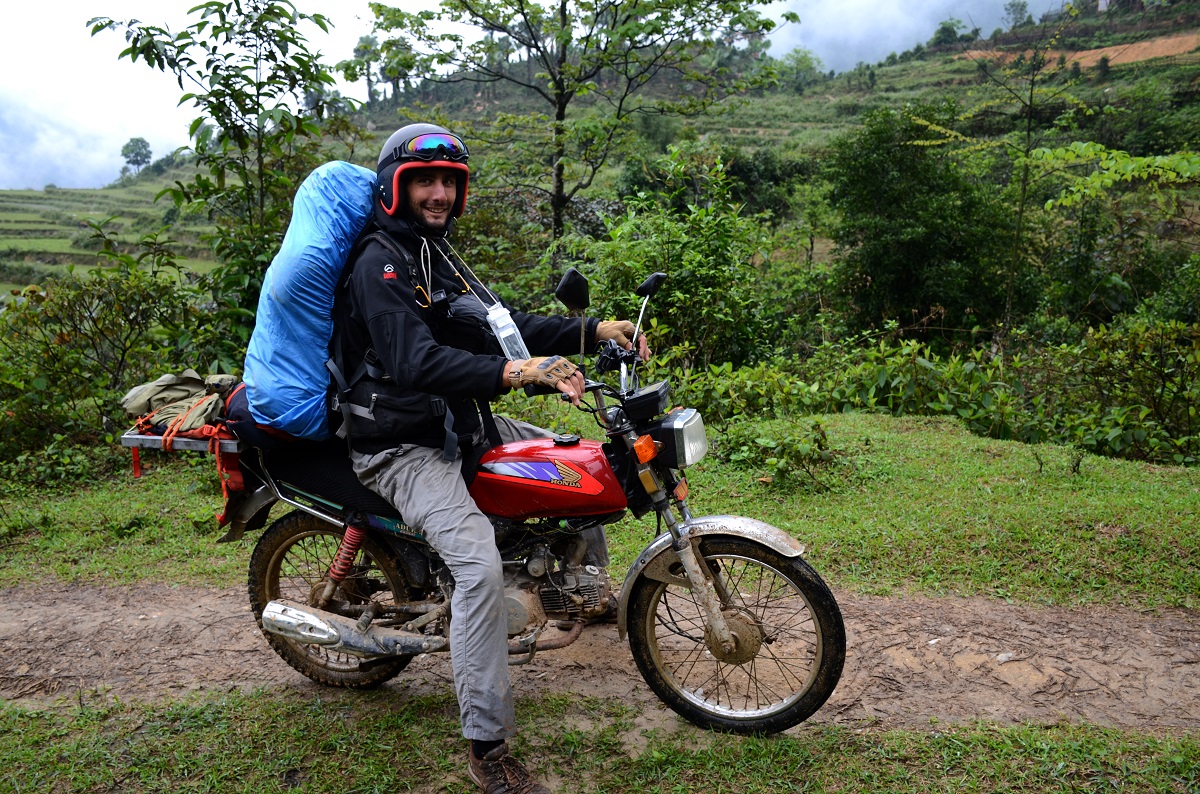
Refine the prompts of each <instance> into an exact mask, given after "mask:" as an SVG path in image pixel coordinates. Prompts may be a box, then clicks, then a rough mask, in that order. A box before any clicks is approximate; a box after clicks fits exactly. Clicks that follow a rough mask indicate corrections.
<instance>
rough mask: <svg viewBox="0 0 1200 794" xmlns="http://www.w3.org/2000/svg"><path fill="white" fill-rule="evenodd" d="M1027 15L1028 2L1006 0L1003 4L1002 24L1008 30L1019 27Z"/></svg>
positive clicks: (1023, 0)
mask: <svg viewBox="0 0 1200 794" xmlns="http://www.w3.org/2000/svg"><path fill="white" fill-rule="evenodd" d="M1028 17H1029V3H1026V2H1025V0H1008V2H1007V3H1005V4H1004V24H1005V25H1007V26H1008V29H1009V30H1012V29H1013V28H1019V27H1021V26H1022V25H1024V24H1025V20H1026V19H1027V18H1028Z"/></svg>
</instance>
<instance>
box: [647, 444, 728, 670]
mask: <svg viewBox="0 0 1200 794" xmlns="http://www.w3.org/2000/svg"><path fill="white" fill-rule="evenodd" d="M637 474H638V479H639V480H640V481H641V483H642V487H644V488H645V489H646V493H648V494H649V495H650V499H651V500H652V501H653V503H654V510H655V512H657V513H658V515H659V517H660V518H661V519H662V521H663V523H665V524H666V525H667V531H668V532H670V533H671V548H672V549H673V550H674V551H675V555H676V556H677V557H678V558H679V562H680V564H681V565H682V566H683V571H684V573H685V574H686V576H687V580H688V584H690V585H691V588H692V595H693V597H694V598H695V599H696V602H697V603H698V604H699V606H700V609H701V611H703V612H704V618H705V621H706V623H707V625H708V629H709V632H711V634H710V636H711V637H712V638H713V639H714V640H715V641H716V644H717V645H718V646H720V648H721V650H722V651H724V652H725V653H726V654H731V653H733V651H734V648H735V647H736V645H737V640H736V638H735V637H734V635H733V633H732V632H731V631H730V630H729V624H728V623H727V622H726V621H725V613H724V612H723V611H722V604H723V603H724V604H728V603H729V593H728V591H726V589H725V583H724V582H723V581H721V578H720V577H719V576H717V575H716V573H715V572H714V571H712V570H710V569H709V566H708V565H706V564H705V563H704V561H703V559H702V558H701V556H700V553H699V544H698V541H697V542H693V541H692V539H691V538H688V537H685V536H684V534H683V532H682V531H681V530H680V528H679V520H678V519H677V518H676V517H675V511H674V510H673V509H672V507H671V500H670V498H669V496H668V495H667V492H666V490H665V489H664V487H663V482H662V478H661V477H659V475H658V473H657V472H656V471H655V470H654V468H653V467H652V466H650V465H649V464H647V463H639V464H638V466H637ZM677 504H678V506H679V512H680V513H681V514H682V515H683V520H684V521H688V520H690V519H691V517H692V516H691V514H690V513H689V512H688V508H687V502H686V501H683V500H680V501H679V502H677Z"/></svg>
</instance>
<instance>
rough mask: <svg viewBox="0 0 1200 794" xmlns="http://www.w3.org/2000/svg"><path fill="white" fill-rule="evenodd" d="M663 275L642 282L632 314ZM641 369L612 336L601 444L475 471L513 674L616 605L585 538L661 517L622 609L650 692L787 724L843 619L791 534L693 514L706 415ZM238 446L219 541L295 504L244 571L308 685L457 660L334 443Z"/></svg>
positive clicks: (529, 446)
mask: <svg viewBox="0 0 1200 794" xmlns="http://www.w3.org/2000/svg"><path fill="white" fill-rule="evenodd" d="M664 278H665V276H664V275H663V274H661V273H656V274H654V275H653V276H651V277H650V278H648V279H647V280H646V281H645V282H644V283H643V284H642V285H641V286H640V287H639V288H638V290H637V293H638V295H639V296H641V297H642V298H643V302H642V314H644V312H645V308H646V304H647V302H648V301H649V299H650V297H651V296H652V295H653V294H654V293H655V292H656V291H657V289H658V287H659V286H660V285H661V283H662V280H663V279H664ZM556 294H557V295H558V297H559V299H560V300H561V301H562V302H563V303H564V304H566V305H567V307H568V308H569V309H571V310H573V311H582V310H583V309H585V308H587V306H588V288H587V281H586V279H584V278H583V277H582V276H581V275H579V274H578V273H577V272H575V271H571V272H570V273H568V275H567V277H565V278H564V279H563V282H562V284H560V285H559V289H558V290H557V291H556ZM640 324H641V317H640V316H639V319H638V325H639V326H640ZM638 363H639V362H638V359H637V355H636V352H634V351H626V350H622V349H620V348H619V347H618V346H617V345H616V344H615V343H609V344H608V346H607V347H605V348H603V349H602V352H601V354H600V356H599V359H598V362H597V364H596V370H597V372H598V373H601V374H603V373H606V372H617V371H619V372H620V385H619V386H610V385H607V384H606V383H603V382H601V381H592V380H589V381H587V393H588V395H589V400H588V401H587V402H588V403H591V404H590V405H589V404H587V403H585V406H584V408H585V410H588V411H590V412H591V413H593V414H594V416H595V418H596V420H597V421H598V423H599V425H600V426H601V427H602V428H603V432H604V435H605V436H606V437H607V440H606V441H604V442H600V441H591V440H587V439H581V438H579V437H577V436H573V435H560V436H557V437H555V438H548V439H544V440H537V441H525V442H518V443H512V444H503V445H501V446H498V447H495V448H493V449H491V450H490V451H488V452H487V453H486V454H485V455H484V456H483V457H482V458H481V459H480V460H479V462H478V464H477V466H476V467H475V469H474V472H473V473H471V474H470V475H469V476H473V479H472V481H471V484H470V492H471V495H472V496H473V497H474V499H475V501H476V503H477V504H478V505H479V507H480V509H482V510H483V512H484V513H486V514H487V515H488V516H489V517H490V518H491V520H492V522H493V524H494V525H495V528H496V545H497V547H498V548H499V549H500V554H501V559H502V560H503V564H504V581H505V600H506V604H507V608H508V634H509V637H510V647H509V653H510V663H511V664H524V663H527V662H529V661H531V660H532V659H533V658H534V655H535V654H536V653H537V652H539V651H543V650H549V649H553V648H561V647H564V646H566V645H568V644H570V643H571V642H573V641H574V640H575V639H577V638H578V637H579V635H580V632H581V631H582V629H583V627H584V625H585V623H586V622H587V621H588V620H589V619H593V618H598V617H600V616H602V615H604V614H605V612H606V610H607V609H608V608H609V603H610V596H611V594H612V592H613V587H612V583H611V582H610V580H609V576H608V572H607V571H606V570H604V569H601V568H597V567H595V566H592V565H586V564H584V562H583V561H584V552H585V549H586V544H585V542H584V541H583V540H582V538H581V537H580V533H581V532H582V531H584V530H586V529H588V528H593V527H597V526H600V525H604V524H608V523H611V522H614V521H616V520H618V519H619V518H621V517H622V516H623V515H624V514H625V513H626V512H631V513H633V515H634V516H636V517H639V518H640V517H642V516H644V515H646V514H647V513H650V512H653V513H654V514H655V515H656V516H657V519H658V529H659V534H658V535H657V537H655V538H654V539H653V540H652V541H651V542H650V544H649V545H648V546H647V547H646V548H645V550H643V551H642V553H641V554H640V555H639V556H638V558H637V560H636V561H635V562H634V563H633V565H632V566H631V567H630V569H629V572H628V573H627V574H626V576H625V580H624V583H623V584H622V585H621V587H620V597H619V600H618V608H617V627H618V631H619V633H620V636H621V637H622V639H623V638H624V637H626V636H628V637H629V645H630V649H631V650H632V652H633V658H634V661H635V662H636V663H637V666H638V669H639V670H640V671H641V673H642V676H643V677H644V678H645V680H646V683H647V684H649V685H650V688H651V689H652V690H653V691H654V692H655V694H657V695H658V696H659V697H660V698H661V699H662V700H663V701H664V702H666V703H667V704H668V705H669V706H670V707H671V708H672V709H674V710H675V711H676V712H678V713H679V714H680V715H682V716H683V717H685V718H686V719H688V720H690V721H691V722H693V723H695V724H697V725H699V726H701V727H705V728H713V729H717V730H722V731H730V732H733V733H743V734H762V733H771V732H775V731H782V730H784V729H786V728H789V727H791V726H793V725H796V724H797V723H799V722H801V721H803V720H805V719H807V718H808V717H809V716H810V715H811V714H813V713H814V712H815V711H816V710H817V709H819V708H820V707H821V705H822V704H824V703H825V701H826V699H828V697H829V695H830V694H831V693H832V692H833V689H834V687H835V686H836V685H837V682H838V679H839V677H840V676H841V672H842V665H843V661H844V659H845V647H846V635H845V629H844V627H843V624H842V617H841V613H840V611H839V610H838V606H837V603H836V602H835V600H834V598H833V595H832V593H831V592H830V591H829V588H828V587H827V586H826V585H825V583H824V582H823V581H822V580H821V578H820V577H819V576H818V575H817V573H816V571H814V570H813V568H812V567H811V566H810V565H809V564H808V563H807V562H805V560H804V558H803V553H804V547H803V546H802V545H801V544H800V543H798V542H797V541H796V540H795V539H794V538H792V537H791V536H789V535H787V534H785V533H784V532H782V531H780V530H778V529H776V528H775V527H772V526H770V525H768V524H765V523H763V522H761V521H758V520H755V519H753V518H741V517H737V516H724V515H722V516H693V515H692V514H691V511H690V510H689V509H688V501H687V499H688V483H687V479H686V478H685V476H684V472H685V471H686V470H687V468H688V467H689V466H691V465H693V464H695V463H696V462H697V461H699V460H700V459H702V458H703V457H704V455H705V454H706V452H707V451H708V440H707V437H706V435H705V430H704V423H703V421H702V420H701V417H700V415H699V413H697V412H696V411H695V410H694V409H691V408H674V409H672V408H671V407H670V406H671V392H670V387H669V384H668V383H667V382H666V381H660V382H658V383H653V384H650V385H647V386H641V385H640V384H639V383H638V378H637V374H636V368H637V365H638ZM555 393H557V392H555ZM249 452H250V453H251V454H245V453H243V454H242V455H241V467H242V472H243V476H244V478H245V480H246V489H245V490H244V491H242V492H241V493H240V494H239V496H238V498H237V499H236V500H235V501H231V502H230V503H228V504H227V505H226V509H227V511H228V512H227V515H228V516H229V517H230V518H231V524H230V531H229V533H228V534H227V535H226V536H225V538H223V540H234V539H237V538H240V537H241V535H242V534H243V533H245V532H246V531H250V530H254V529H258V528H261V527H262V526H263V525H264V524H265V523H266V520H267V516H268V513H269V512H270V508H271V506H272V505H273V504H275V503H276V502H284V503H286V504H288V505H290V506H291V507H293V508H295V509H294V510H293V511H292V512H290V513H288V514H287V515H285V516H283V517H282V518H279V519H278V520H276V521H274V522H272V523H271V525H270V526H268V527H267V528H266V530H265V531H264V532H263V534H262V537H261V538H260V539H259V541H258V544H257V545H256V547H255V549H254V553H253V555H252V557H251V560H250V574H249V594H250V605H251V607H252V609H253V611H254V616H255V618H256V619H257V620H258V623H259V625H260V627H261V628H262V630H263V632H264V634H265V635H266V638H267V640H268V642H269V643H270V645H271V647H272V648H273V649H274V650H275V652H276V653H278V654H279V655H280V656H281V657H282V658H283V659H284V661H286V662H287V663H288V664H289V665H291V666H292V667H293V668H295V669H296V670H298V671H299V672H301V673H303V674H304V675H306V676H308V677H309V678H311V679H312V680H313V681H316V682H318V683H321V684H328V685H332V686H342V687H352V688H365V687H371V686H375V685H378V684H380V683H382V682H384V681H387V680H388V679H390V678H392V677H393V676H395V675H397V674H399V673H400V672H401V671H403V670H404V668H405V666H406V665H408V663H409V660H411V659H412V658H413V657H414V656H416V655H418V654H422V653H434V652H440V651H447V650H448V649H449V640H448V637H449V624H450V621H451V620H452V619H453V615H451V613H450V595H451V593H452V592H453V587H454V582H453V579H452V578H451V576H450V574H449V573H448V571H447V570H446V568H445V566H444V564H443V563H442V561H441V560H440V559H439V557H438V556H437V554H436V553H435V552H434V551H433V550H432V549H431V548H430V547H429V545H428V544H427V543H426V542H425V540H424V539H423V538H422V536H421V534H420V533H419V532H418V531H416V530H414V529H413V528H412V527H409V526H408V525H407V524H405V522H404V519H403V517H402V516H400V515H398V514H397V513H396V511H395V510H394V509H393V508H392V507H391V505H390V504H388V503H387V502H385V501H384V500H383V499H382V498H380V497H379V496H378V495H376V494H375V493H373V492H371V491H370V490H368V489H366V488H365V487H363V486H362V485H361V484H360V483H359V482H358V480H357V478H356V477H355V476H354V474H353V472H352V471H351V469H350V466H349V461H348V460H347V456H346V454H345V447H344V445H343V444H341V442H338V443H337V444H335V445H333V446H332V447H329V448H322V447H315V448H311V449H309V451H308V452H306V453H299V452H297V451H296V450H295V449H294V448H289V449H286V450H273V451H272V450H267V449H261V448H259V449H251V450H249Z"/></svg>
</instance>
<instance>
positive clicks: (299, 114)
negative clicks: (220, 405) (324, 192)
mask: <svg viewBox="0 0 1200 794" xmlns="http://www.w3.org/2000/svg"><path fill="white" fill-rule="evenodd" d="M190 14H191V15H192V16H193V17H194V18H195V21H194V22H192V24H190V25H188V26H187V27H185V28H184V29H183V30H182V31H180V32H179V33H172V32H171V31H170V30H168V29H166V28H163V27H158V26H155V25H148V24H144V23H142V22H139V21H137V20H129V21H126V22H115V21H113V20H111V19H108V18H106V17H98V18H96V19H93V20H92V21H91V22H90V23H89V24H90V26H91V29H92V35H93V36H94V35H97V34H99V33H100V32H101V31H104V30H110V29H123V30H124V31H125V40H126V42H127V44H128V46H127V47H126V48H125V49H124V50H123V51H122V52H121V54H120V56H119V57H121V58H128V59H129V60H130V61H131V62H135V63H136V62H137V61H139V60H140V61H143V62H145V63H146V64H147V65H148V66H150V67H152V68H155V69H160V70H162V71H167V72H171V73H172V74H174V75H175V78H176V80H177V81H178V83H179V87H180V88H181V89H184V90H185V93H184V94H183V97H182V98H181V100H180V101H181V102H184V101H191V102H192V104H193V105H194V106H195V107H196V108H197V109H198V110H199V115H198V116H197V117H196V119H195V120H194V121H193V122H192V124H191V128H190V130H189V134H190V135H191V137H192V151H193V152H194V153H195V161H196V163H197V164H198V165H199V166H200V167H201V169H203V171H205V172H206V173H204V172H202V173H198V174H197V175H196V176H195V177H194V179H193V181H192V182H191V183H189V184H183V183H182V182H176V186H175V187H174V188H171V189H169V190H168V191H164V192H166V193H168V194H169V195H170V196H171V198H172V199H173V200H174V201H175V203H176V205H177V206H179V207H180V208H181V209H184V208H186V209H188V210H194V209H201V210H204V211H206V212H207V213H208V215H209V217H210V218H211V219H212V222H213V225H214V227H215V229H214V231H213V233H212V234H211V236H210V238H209V239H210V242H211V243H212V245H213V249H214V251H215V253H216V255H217V258H218V260H219V261H220V262H221V264H220V266H218V267H217V268H216V269H215V270H214V271H213V272H212V273H211V274H210V275H209V276H208V278H207V280H206V282H205V283H206V284H207V286H208V287H209V289H210V290H211V292H212V295H213V300H214V303H215V304H216V310H215V316H214V321H216V322H217V323H220V322H222V321H228V322H227V325H226V326H225V327H226V329H227V330H228V331H229V332H230V334H231V336H232V337H233V338H231V339H230V340H229V345H230V347H229V349H228V351H227V355H226V356H224V357H223V358H222V361H221V362H219V365H220V368H222V369H225V370H226V371H229V370H230V369H236V368H238V367H239V366H240V363H241V355H242V352H243V351H242V349H241V348H239V344H241V345H244V343H245V341H246V340H248V339H249V335H250V329H251V328H252V326H253V322H254V308H255V307H256V306H257V305H258V293H259V289H260V288H261V286H262V277H263V273H264V272H265V271H266V268H267V265H268V264H270V261H271V257H272V256H273V255H274V253H275V251H276V250H278V248H279V244H280V242H281V240H282V238H283V232H284V229H286V227H287V222H288V219H289V218H290V214H291V201H292V197H293V196H294V195H295V191H296V188H297V187H299V184H300V181H301V180H302V179H303V178H304V177H305V176H306V175H307V174H308V173H309V171H311V170H312V168H313V166H314V165H315V164H316V163H317V160H318V155H317V153H316V138H315V133H316V132H317V126H316V124H315V121H314V119H313V118H312V117H306V116H305V115H303V114H304V112H305V109H304V101H305V96H306V94H307V95H308V96H309V97H310V98H311V97H313V96H317V97H319V96H321V95H322V91H321V90H322V89H324V88H325V87H326V86H328V85H331V84H332V83H333V76H332V75H330V73H329V72H328V70H327V69H326V68H325V67H324V66H323V65H322V63H321V61H320V56H319V55H318V54H316V53H312V52H310V51H309V49H308V46H307V42H306V40H305V38H304V36H303V35H301V33H300V32H299V28H300V26H301V23H302V22H305V21H311V22H313V23H315V24H316V25H317V26H318V27H320V28H321V29H322V30H328V22H327V20H326V19H325V18H324V17H322V16H321V15H319V14H316V15H309V14H302V13H299V12H297V11H296V9H295V6H293V5H292V3H291V2H288V0H227V2H218V1H217V0H210V2H206V3H202V4H200V5H198V6H196V7H195V8H193V9H192V10H191V12H190Z"/></svg>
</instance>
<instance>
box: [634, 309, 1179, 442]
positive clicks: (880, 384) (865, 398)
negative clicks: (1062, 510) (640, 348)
mask: <svg viewBox="0 0 1200 794" xmlns="http://www.w3.org/2000/svg"><path fill="white" fill-rule="evenodd" d="M668 358H669V356H668ZM654 374H655V373H654V372H653V371H652V372H651V375H652V376H653V375H654ZM674 380H675V384H676V391H677V398H678V401H679V402H680V403H682V404H688V405H692V406H693V407H696V408H698V409H699V410H700V411H701V412H702V413H703V414H704V416H705V417H706V418H707V419H708V420H709V421H710V422H713V423H714V424H716V425H724V426H726V428H729V427H733V426H735V425H736V424H737V423H738V422H740V421H741V420H742V419H746V418H755V417H775V416H778V417H785V416H786V417H800V416H804V415H808V414H819V413H838V412H842V411H878V412H886V413H889V414H892V415H896V416H900V415H912V414H923V415H934V416H952V417H956V418H958V419H960V420H962V421H963V422H964V423H965V424H966V426H967V427H968V428H969V429H970V430H971V431H972V432H974V433H976V434H979V435H983V436H988V437H991V438H1000V439H1015V440H1020V441H1025V442H1029V443H1039V442H1054V443H1062V444H1071V445H1074V446H1077V447H1079V448H1082V449H1086V450H1088V451H1091V452H1095V453H1097V454H1103V455H1110V456H1114V457H1122V458H1129V459H1135V460H1146V461H1154V462H1160V463H1180V464H1193V463H1195V462H1196V461H1197V460H1198V459H1200V325H1184V324H1182V323H1177V322H1171V323H1151V322H1146V321H1141V320H1138V321H1130V322H1128V323H1126V324H1124V325H1123V326H1120V327H1114V328H1099V329H1096V330H1093V331H1089V332H1088V333H1087V334H1086V335H1085V336H1084V338H1083V339H1082V341H1080V342H1079V343H1078V344H1074V345H1060V346H1057V347H1050V348H1031V349H1030V350H1029V351H1027V352H1026V353H1025V354H1013V355H1011V356H1008V357H1004V358H1001V357H998V356H993V355H991V354H989V353H988V352H987V351H985V350H978V349H977V350H974V351H972V352H971V353H969V354H967V355H964V356H959V355H951V356H944V357H943V356H939V355H938V354H936V353H934V352H933V351H932V350H931V349H930V348H929V347H928V346H927V345H924V344H921V343H917V342H913V341H902V342H895V341H893V340H892V339H891V338H890V337H885V338H884V339H882V340H879V341H877V342H875V343H874V344H870V343H868V340H867V339H866V338H863V337H860V338H858V339H851V340H848V341H847V342H844V343H842V342H839V343H828V344H824V345H821V346H819V347H817V348H815V349H814V352H813V355H812V356H810V357H808V358H806V359H777V360H773V361H770V362H761V363H759V364H756V365H753V366H749V367H742V368H734V367H733V366H731V365H729V364H725V365H721V366H710V367H707V368H704V369H699V370H693V371H690V372H683V373H680V374H677V375H676V376H675V378H674ZM735 420H737V421H735ZM735 432H736V431H735ZM777 441H778V439H777Z"/></svg>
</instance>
